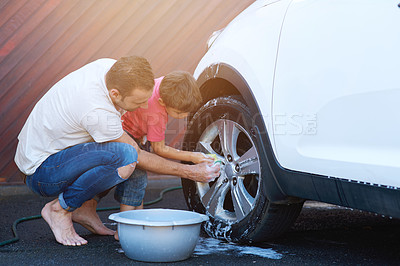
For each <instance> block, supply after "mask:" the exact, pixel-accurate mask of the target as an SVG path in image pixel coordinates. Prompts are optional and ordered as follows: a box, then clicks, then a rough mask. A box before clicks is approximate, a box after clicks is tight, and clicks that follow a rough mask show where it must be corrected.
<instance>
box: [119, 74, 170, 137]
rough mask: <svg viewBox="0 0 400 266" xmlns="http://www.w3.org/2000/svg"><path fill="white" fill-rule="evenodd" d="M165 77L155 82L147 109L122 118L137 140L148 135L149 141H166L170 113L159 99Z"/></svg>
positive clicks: (128, 130) (129, 113)
mask: <svg viewBox="0 0 400 266" xmlns="http://www.w3.org/2000/svg"><path fill="white" fill-rule="evenodd" d="M163 78H164V77H160V78H157V79H155V80H154V83H155V85H154V90H153V95H152V96H151V97H150V99H149V102H148V105H149V107H148V108H147V109H143V108H138V109H136V110H135V111H133V112H126V113H125V114H124V115H123V116H122V126H123V128H124V130H126V131H127V132H129V134H131V135H132V136H134V137H135V138H138V139H139V138H141V137H143V136H145V135H147V140H149V141H152V142H159V141H162V140H164V139H165V130H166V128H167V122H168V113H167V111H166V110H165V107H164V106H162V105H161V104H160V103H159V102H158V99H159V98H160V84H161V81H162V79H163Z"/></svg>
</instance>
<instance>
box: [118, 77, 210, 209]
mask: <svg viewBox="0 0 400 266" xmlns="http://www.w3.org/2000/svg"><path fill="white" fill-rule="evenodd" d="M154 82H155V86H154V90H153V94H152V96H151V98H150V99H149V101H148V108H147V109H145V108H143V107H142V108H139V109H137V110H135V111H133V112H127V113H125V114H124V115H123V116H122V121H123V122H122V125H123V128H124V130H125V131H127V132H128V133H129V134H130V135H132V136H133V137H134V138H135V139H136V140H137V141H138V142H141V143H143V142H144V141H143V140H144V139H145V138H146V137H147V140H148V141H149V142H150V144H151V148H152V149H153V151H154V153H156V154H158V155H159V156H162V157H164V158H168V159H174V160H181V161H189V162H193V163H196V164H197V163H202V162H213V160H214V159H213V158H211V157H208V156H206V155H205V154H204V153H201V152H189V151H181V150H178V149H175V148H173V147H169V146H166V145H165V130H166V126H167V122H168V115H169V116H171V117H173V118H175V119H183V118H186V117H187V116H188V115H189V113H190V112H193V111H195V110H196V109H197V107H198V106H199V105H200V103H201V94H200V91H199V87H198V85H197V83H196V80H195V79H194V78H193V76H192V75H191V74H190V73H188V72H185V71H173V72H171V73H169V74H167V75H166V76H165V77H160V78H157V79H155V80H154ZM139 144H140V143H139ZM121 186H125V188H124V190H134V189H135V188H132V189H129V186H130V184H129V182H123V183H122V184H120V189H122V188H121ZM136 190H137V188H136ZM129 194H131V195H132V194H133V193H129ZM120 202H121V201H120ZM140 208H142V205H141V206H137V207H134V206H130V205H126V204H123V202H121V211H127V210H133V209H140Z"/></svg>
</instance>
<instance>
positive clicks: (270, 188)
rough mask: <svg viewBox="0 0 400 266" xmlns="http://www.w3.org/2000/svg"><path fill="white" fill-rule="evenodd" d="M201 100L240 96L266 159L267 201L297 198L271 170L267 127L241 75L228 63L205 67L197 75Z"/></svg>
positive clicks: (264, 173)
mask: <svg viewBox="0 0 400 266" xmlns="http://www.w3.org/2000/svg"><path fill="white" fill-rule="evenodd" d="M197 82H198V84H199V86H200V91H201V94H202V97H203V102H204V103H206V102H208V101H209V100H211V99H215V98H217V97H223V96H234V95H238V96H240V97H242V98H243V100H244V103H245V104H246V105H247V106H248V108H249V109H250V111H251V113H252V114H255V115H254V122H255V123H254V125H253V127H252V134H254V135H257V136H258V138H257V140H258V145H259V147H260V152H262V153H263V155H264V156H263V157H264V158H266V160H267V164H266V165H267V166H268V167H267V169H262V175H263V176H265V177H264V178H265V181H266V182H264V191H265V192H266V194H267V195H266V196H267V198H268V200H269V201H270V202H273V203H284V204H288V203H291V202H299V199H298V198H294V197H290V196H288V195H287V194H286V193H285V192H284V190H283V189H282V188H281V186H280V184H279V180H278V177H277V176H276V174H275V173H274V171H273V167H272V165H271V157H272V160H276V158H275V156H274V155H273V152H272V146H271V142H270V138H269V134H268V132H267V127H266V125H265V123H264V120H263V119H262V116H261V115H260V114H261V112H260V108H259V106H258V102H257V101H256V99H255V97H254V95H253V93H252V91H251V89H250V86H249V85H248V83H247V82H246V80H245V78H244V77H243V76H242V75H241V74H240V73H239V72H238V71H236V70H235V68H233V67H232V66H230V65H227V64H224V63H219V64H216V65H211V66H209V67H208V68H206V69H205V70H204V71H203V72H202V73H201V74H200V75H199V77H198V78H197Z"/></svg>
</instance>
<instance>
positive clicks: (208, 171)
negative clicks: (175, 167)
mask: <svg viewBox="0 0 400 266" xmlns="http://www.w3.org/2000/svg"><path fill="white" fill-rule="evenodd" d="M190 167H191V170H192V174H191V177H190V179H192V180H193V181H197V182H203V183H208V182H211V181H214V180H215V178H217V177H219V175H220V173H219V171H220V170H221V168H220V165H219V164H210V163H207V162H205V163H200V164H195V165H190Z"/></svg>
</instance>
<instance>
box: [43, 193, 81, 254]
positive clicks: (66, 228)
mask: <svg viewBox="0 0 400 266" xmlns="http://www.w3.org/2000/svg"><path fill="white" fill-rule="evenodd" d="M42 217H43V219H44V220H45V221H46V222H47V224H48V225H49V226H50V229H51V231H53V234H54V236H55V237H56V241H57V242H58V243H60V244H63V245H65V246H80V245H85V244H87V241H86V240H85V239H83V238H82V237H80V236H79V235H78V234H77V233H76V232H75V229H74V226H73V224H72V213H70V212H67V211H66V210H64V209H63V208H62V207H61V205H60V203H59V201H58V199H55V200H53V201H50V202H49V203H47V204H46V205H45V206H44V207H43V209H42Z"/></svg>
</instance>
